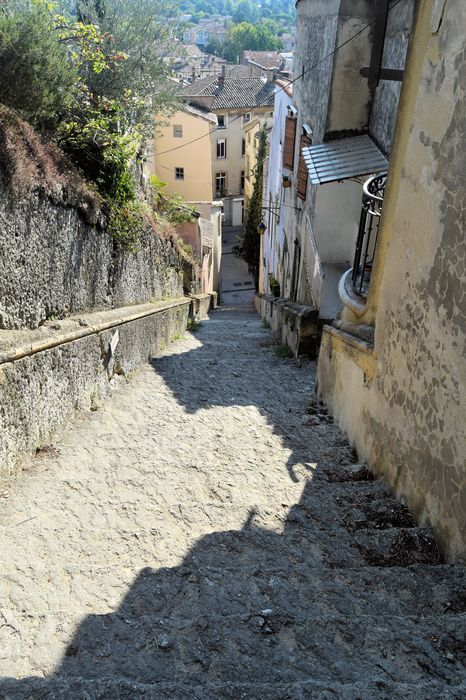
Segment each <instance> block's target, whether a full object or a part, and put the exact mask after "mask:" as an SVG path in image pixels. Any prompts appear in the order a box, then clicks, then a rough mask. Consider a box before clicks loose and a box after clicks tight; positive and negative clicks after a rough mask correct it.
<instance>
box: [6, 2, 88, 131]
mask: <svg viewBox="0 0 466 700" xmlns="http://www.w3.org/2000/svg"><path fill="white" fill-rule="evenodd" d="M77 79H78V72H77V69H76V66H74V65H73V64H72V63H71V62H70V61H69V58H68V47H67V46H66V44H65V43H64V42H61V41H60V39H59V36H58V34H57V32H56V31H55V23H54V20H53V17H52V15H51V13H50V11H49V9H48V7H47V4H46V3H45V2H41V1H40V0H31V2H10V3H8V6H5V8H4V13H2V14H0V102H2V103H3V104H4V105H7V106H8V107H11V108H12V109H15V110H17V111H18V112H20V113H21V114H22V115H23V116H24V117H25V118H26V119H28V120H29V121H31V122H33V123H34V124H35V125H37V126H42V127H43V126H46V127H48V128H52V127H53V126H54V125H56V124H57V122H58V121H59V120H60V118H61V117H62V116H63V114H64V113H65V112H66V111H67V109H68V108H69V106H70V104H71V101H72V97H73V86H74V85H75V83H76V81H77Z"/></svg>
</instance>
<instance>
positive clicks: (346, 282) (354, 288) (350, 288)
mask: <svg viewBox="0 0 466 700" xmlns="http://www.w3.org/2000/svg"><path fill="white" fill-rule="evenodd" d="M386 181H387V173H386V172H382V173H378V174H377V175H374V176H373V177H371V178H370V179H369V180H367V181H366V182H365V183H364V187H363V196H362V210H361V218H360V220H359V229H358V237H357V240H356V251H355V255H354V262H353V267H352V268H351V269H350V270H348V272H347V273H346V274H345V275H344V276H343V277H342V279H341V281H340V286H339V293H340V298H341V300H342V302H343V303H344V304H345V306H347V307H348V308H350V309H351V310H352V311H353V312H354V313H355V314H356V315H357V316H361V315H362V314H363V313H364V311H365V306H366V300H367V296H368V294H369V286H370V281H371V275H372V267H373V264H374V258H375V253H376V250H377V243H378V239H379V227H380V217H381V215H382V205H383V198H384V194H385V184H386Z"/></svg>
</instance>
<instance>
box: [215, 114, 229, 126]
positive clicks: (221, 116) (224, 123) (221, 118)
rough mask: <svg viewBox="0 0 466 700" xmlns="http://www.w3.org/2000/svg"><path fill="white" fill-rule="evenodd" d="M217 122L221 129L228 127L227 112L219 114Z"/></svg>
mask: <svg viewBox="0 0 466 700" xmlns="http://www.w3.org/2000/svg"><path fill="white" fill-rule="evenodd" d="M217 122H218V128H219V129H226V126H227V118H226V114H219V115H218V116H217Z"/></svg>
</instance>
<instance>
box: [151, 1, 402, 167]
mask: <svg viewBox="0 0 466 700" xmlns="http://www.w3.org/2000/svg"><path fill="white" fill-rule="evenodd" d="M400 2H401V0H395V2H394V3H393V5H391V7H390V8H389V9H390V10H393V9H394V8H395V7H396V6H397V5H399V4H400ZM375 21H376V20H375V19H373V20H372V22H369V23H368V24H365V25H364V27H362V28H361V29H360V30H359V31H357V32H356V34H353V35H352V36H350V37H349V38H348V39H346V41H344V42H343V43H341V44H340V45H339V46H337V47H336V48H335V49H334V50H333V51H331V52H330V53H329V54H327V55H326V56H324V57H323V58H321V59H319V60H318V61H316V62H315V63H313V64H312V65H311V66H309V68H307V69H306V70H303V71H302V72H301V73H300V74H299V75H298V76H297V77H296V78H294V80H290V81H289V82H288V83H287V84H286V86H285V87H280V88H279V90H278V91H277V92H284V91H285V89H286V88H288V87H290V85H294V83H296V82H297V81H298V80H301V79H302V78H304V76H305V75H307V74H308V73H310V72H311V71H313V70H314V68H317V66H319V65H320V64H321V63H323V62H324V61H326V60H327V59H329V58H331V57H332V56H334V55H335V54H336V53H337V52H338V51H340V49H342V48H343V47H344V46H346V45H347V44H349V43H350V42H351V41H353V40H354V39H356V38H357V37H358V36H360V35H361V34H362V33H363V32H365V31H366V29H369V28H370V27H372V26H373V25H374V24H375ZM193 84H194V83H193ZM256 106H257V107H267V106H268V105H267V104H259V105H256ZM250 111H251V108H249V109H248V110H247V111H246V112H241V114H238V116H237V117H234V118H233V119H231V120H230V121H229V123H230V124H231V123H232V122H235V121H237V120H238V119H241V118H242V117H244V115H245V114H249V112H250ZM216 131H223V127H218V126H217V127H215V129H212V131H209V132H208V133H207V134H203V135H202V136H198V137H197V138H195V139H192V140H191V141H187V142H186V143H183V144H181V145H180V146H176V147H175V148H170V149H168V150H167V151H161V152H160V153H156V154H155V155H156V157H157V156H163V155H165V154H166V153H173V151H179V150H180V149H181V148H185V146H189V145H191V144H192V143H196V142H197V141H201V140H202V139H205V138H206V137H208V136H209V137H210V136H211V135H212V134H214V133H215V132H216Z"/></svg>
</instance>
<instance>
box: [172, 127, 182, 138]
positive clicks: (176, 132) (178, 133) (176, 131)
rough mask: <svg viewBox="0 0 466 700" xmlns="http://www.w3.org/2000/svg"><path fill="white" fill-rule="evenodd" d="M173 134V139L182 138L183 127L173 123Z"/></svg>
mask: <svg viewBox="0 0 466 700" xmlns="http://www.w3.org/2000/svg"><path fill="white" fill-rule="evenodd" d="M173 136H174V137H175V139H182V138H183V127H182V126H181V124H174V125H173Z"/></svg>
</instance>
